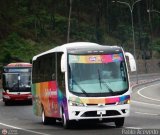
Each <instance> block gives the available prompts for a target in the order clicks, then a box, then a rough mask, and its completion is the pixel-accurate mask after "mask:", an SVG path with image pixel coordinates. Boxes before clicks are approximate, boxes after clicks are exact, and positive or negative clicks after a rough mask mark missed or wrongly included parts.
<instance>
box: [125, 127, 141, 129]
mask: <svg viewBox="0 0 160 135" xmlns="http://www.w3.org/2000/svg"><path fill="white" fill-rule="evenodd" d="M124 128H127V129H143V128H140V127H124Z"/></svg>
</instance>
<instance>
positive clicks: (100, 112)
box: [97, 110, 106, 115]
mask: <svg viewBox="0 0 160 135" xmlns="http://www.w3.org/2000/svg"><path fill="white" fill-rule="evenodd" d="M101 114H106V111H105V110H99V111H97V115H101Z"/></svg>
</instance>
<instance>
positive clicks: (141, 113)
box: [134, 112, 159, 116]
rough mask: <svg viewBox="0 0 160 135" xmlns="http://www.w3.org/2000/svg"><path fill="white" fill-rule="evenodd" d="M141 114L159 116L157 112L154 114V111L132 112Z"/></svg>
mask: <svg viewBox="0 0 160 135" xmlns="http://www.w3.org/2000/svg"><path fill="white" fill-rule="evenodd" d="M134 113H138V114H142V115H152V116H159V114H154V113H144V112H134Z"/></svg>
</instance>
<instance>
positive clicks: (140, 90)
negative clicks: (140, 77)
mask: <svg viewBox="0 0 160 135" xmlns="http://www.w3.org/2000/svg"><path fill="white" fill-rule="evenodd" d="M155 85H159V83H158V84H154V85H150V86H147V87H144V88H142V89H139V90H138V91H137V93H138V95H139V96H141V97H143V98H146V99H149V100H153V101H158V102H160V100H159V99H153V98H150V97H147V96H144V95H142V94H141V93H140V92H141V91H142V90H144V89H145V88H148V87H151V86H155Z"/></svg>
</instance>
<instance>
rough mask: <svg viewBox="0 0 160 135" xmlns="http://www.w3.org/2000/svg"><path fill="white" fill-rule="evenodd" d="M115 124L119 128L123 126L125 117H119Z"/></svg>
mask: <svg viewBox="0 0 160 135" xmlns="http://www.w3.org/2000/svg"><path fill="white" fill-rule="evenodd" d="M115 125H116V127H117V128H119V127H123V125H124V118H118V119H116V120H115Z"/></svg>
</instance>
